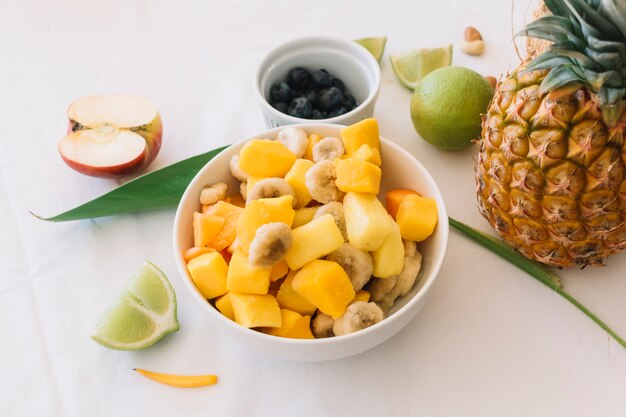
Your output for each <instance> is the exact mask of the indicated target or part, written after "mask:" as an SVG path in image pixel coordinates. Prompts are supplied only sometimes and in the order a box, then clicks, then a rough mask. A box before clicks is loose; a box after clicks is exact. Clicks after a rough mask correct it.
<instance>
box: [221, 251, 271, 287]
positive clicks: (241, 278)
mask: <svg viewBox="0 0 626 417" xmlns="http://www.w3.org/2000/svg"><path fill="white" fill-rule="evenodd" d="M271 273H272V268H271V267H269V268H257V267H253V266H250V264H249V263H248V256H247V255H246V254H245V253H243V252H242V251H240V250H236V251H235V252H234V253H233V257H232V258H231V259H230V264H229V265H228V275H227V278H226V288H227V289H228V291H235V292H243V293H246V294H267V290H269V288H270V275H271Z"/></svg>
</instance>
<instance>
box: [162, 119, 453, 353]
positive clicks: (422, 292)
mask: <svg viewBox="0 0 626 417" xmlns="http://www.w3.org/2000/svg"><path fill="white" fill-rule="evenodd" d="M316 126H317V127H319V126H324V127H327V128H335V129H342V128H344V127H346V126H345V125H341V124H336V123H300V124H294V125H290V127H298V128H301V129H303V130H311V129H315V127H316ZM284 128H285V126H279V127H275V128H272V129H266V130H264V131H261V132H259V133H258V134H255V135H250V136H247V137H246V139H244V140H241V141H237V142H235V143H233V144H232V145H230V146H228V147H227V148H224V149H223V150H222V151H221V152H220V153H219V154H218V155H216V156H215V158H213V159H211V160H210V161H209V162H207V163H206V164H205V165H204V166H203V167H202V168H201V169H200V170H199V171H198V173H197V174H196V175H195V176H194V177H193V179H192V180H191V181H190V182H189V184H188V185H187V188H186V189H185V192H184V193H183V195H182V197H181V199H180V201H179V203H178V206H177V208H176V214H175V217H174V227H173V233H172V237H173V250H174V258H175V261H176V266H177V268H178V272H179V275H180V278H181V279H183V281H184V282H185V286H186V287H187V289H188V290H189V291H190V292H191V293H192V297H193V298H195V299H196V300H197V301H198V302H199V303H200V304H202V307H203V309H207V310H209V311H210V313H209V316H211V317H214V318H215V319H217V321H220V322H221V323H222V324H223V325H225V326H227V327H229V328H231V329H233V331H235V332H240V333H242V334H243V336H245V337H248V336H249V337H259V338H261V339H265V340H266V341H268V342H269V343H273V342H276V343H279V344H282V345H291V346H306V345H309V346H310V345H318V346H319V345H327V344H336V343H343V342H348V341H349V340H352V339H356V338H360V337H365V336H366V335H367V334H369V333H373V332H376V331H378V330H379V329H380V328H381V327H383V326H386V325H387V324H390V323H391V322H392V321H395V320H400V316H403V315H404V314H405V313H407V312H408V311H409V310H411V308H412V307H413V305H414V304H417V303H418V301H419V299H421V298H422V297H424V296H426V295H427V294H428V293H429V290H430V287H432V286H433V284H434V283H435V281H436V279H437V276H438V275H439V272H440V270H441V267H442V265H443V261H444V259H445V255H446V252H447V248H448V241H449V240H448V238H449V224H448V221H447V220H448V215H447V209H446V206H445V202H444V200H443V196H442V194H441V190H440V189H439V186H438V185H437V183H436V181H435V179H434V178H433V177H432V175H431V174H430V172H429V171H428V170H427V169H426V167H424V165H422V163H421V162H420V161H419V160H418V159H417V158H415V157H414V156H413V155H411V154H410V153H409V152H408V151H407V150H405V149H404V148H402V147H401V146H399V145H397V144H396V143H394V142H392V141H391V140H389V139H386V138H384V137H382V136H381V137H380V139H381V142H382V143H384V144H385V146H390V147H392V148H394V150H395V151H398V152H400V153H401V154H404V155H405V156H406V157H408V158H410V159H412V160H413V161H414V163H416V164H417V165H418V166H419V167H421V168H422V169H423V171H424V172H425V173H426V174H427V175H428V179H429V180H430V181H431V182H432V184H433V185H434V187H433V191H434V192H433V194H432V195H431V196H430V197H431V198H434V199H435V200H436V201H437V206H438V207H437V210H438V216H439V219H438V224H437V227H438V228H439V227H441V228H442V231H441V232H442V241H443V245H442V246H443V247H442V249H441V251H440V252H439V254H438V256H437V257H436V259H435V262H434V264H433V268H432V272H431V274H430V276H429V277H428V278H429V279H428V281H426V282H425V283H424V285H423V286H422V287H421V288H420V289H419V291H418V292H417V293H415V295H414V296H413V297H411V299H410V300H407V302H406V304H405V305H404V306H402V307H401V308H400V309H399V310H397V311H395V312H394V313H393V314H392V315H391V316H389V317H385V319H384V320H382V321H380V322H378V323H376V324H374V325H372V326H370V327H367V328H365V329H361V330H359V331H357V332H353V333H348V334H345V335H340V336H334V337H328V338H320V339H293V338H286V337H279V336H273V335H269V334H265V333H262V332H259V331H255V330H253V329H249V328H247V327H244V326H242V325H240V324H238V323H236V322H234V321H233V320H231V319H229V318H228V317H226V316H224V315H223V314H222V313H220V312H219V311H218V310H217V308H215V307H214V306H213V305H211V303H210V302H209V301H208V300H207V299H205V298H204V297H203V296H202V294H200V292H199V291H198V289H197V288H196V286H195V285H194V284H193V282H192V280H191V278H190V277H189V275H188V273H187V272H186V263H185V261H184V259H183V256H182V250H179V249H181V248H178V231H179V230H180V228H181V215H182V214H181V213H182V206H183V202H184V201H186V200H187V199H189V198H190V193H191V188H192V187H193V186H194V185H195V184H196V183H197V182H199V181H200V178H202V177H203V176H204V175H205V174H206V171H207V170H208V169H209V167H210V165H211V164H212V163H214V161H216V158H217V157H218V156H219V155H221V154H222V153H224V152H226V151H228V150H230V149H231V148H233V147H237V146H240V145H242V144H243V143H245V142H249V141H250V140H252V139H255V138H275V137H276V134H277V133H278V132H279V131H280V130H281V129H284ZM272 140H274V139H272ZM439 202H441V204H439ZM442 220H444V221H442ZM422 279H423V278H422Z"/></svg>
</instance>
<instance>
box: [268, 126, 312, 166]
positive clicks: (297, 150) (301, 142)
mask: <svg viewBox="0 0 626 417" xmlns="http://www.w3.org/2000/svg"><path fill="white" fill-rule="evenodd" d="M276 140H277V141H279V142H281V143H282V144H283V145H285V146H286V147H287V149H289V150H290V151H291V152H292V153H293V154H294V155H295V156H296V157H298V158H302V156H304V153H305V152H306V148H307V147H308V146H309V138H308V136H307V134H306V132H305V131H304V130H302V129H298V128H297V127H286V128H284V129H282V130H281V131H280V132H278V136H277V137H276Z"/></svg>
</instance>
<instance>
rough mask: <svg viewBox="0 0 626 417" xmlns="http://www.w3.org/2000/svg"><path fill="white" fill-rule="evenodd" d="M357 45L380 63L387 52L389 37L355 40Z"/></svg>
mask: <svg viewBox="0 0 626 417" xmlns="http://www.w3.org/2000/svg"><path fill="white" fill-rule="evenodd" d="M354 41H355V42H356V43H358V44H359V45H361V46H362V47H364V48H365V49H367V50H368V51H370V53H371V54H372V55H374V58H376V61H378V62H380V59H381V58H382V57H383V53H384V52H385V45H386V44H387V37H386V36H380V37H377V38H361V39H355V40H354Z"/></svg>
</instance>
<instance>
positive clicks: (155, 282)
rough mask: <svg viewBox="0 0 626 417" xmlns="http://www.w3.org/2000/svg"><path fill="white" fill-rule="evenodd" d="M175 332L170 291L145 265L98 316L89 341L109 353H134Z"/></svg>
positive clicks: (158, 274) (148, 264) (152, 268)
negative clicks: (123, 351)
mask: <svg viewBox="0 0 626 417" xmlns="http://www.w3.org/2000/svg"><path fill="white" fill-rule="evenodd" d="M179 328H180V325H179V324H178V319H177V318H176V294H175V293H174V288H172V284H170V282H169V281H168V280H167V277H166V276H165V274H163V272H161V270H160V269H159V268H157V267H156V266H155V265H154V264H152V263H151V262H149V261H146V262H145V263H144V264H143V265H142V267H141V268H140V269H139V270H138V271H137V272H135V274H134V275H133V276H132V277H131V279H130V281H128V284H126V288H124V291H122V293H121V294H120V295H119V296H117V298H116V299H115V300H113V303H112V304H111V305H110V306H109V308H108V309H107V311H106V312H105V313H104V314H103V315H102V317H101V318H100V320H99V321H98V324H97V325H96V328H95V329H94V331H93V333H92V334H91V338H92V339H93V340H95V341H96V342H98V343H100V344H101V345H102V346H106V347H108V348H111V349H119V350H138V349H144V348H146V347H148V346H151V345H153V344H154V343H155V342H157V341H158V340H159V339H161V338H162V337H163V336H165V335H167V334H169V333H173V332H175V331H176V330H178V329H179Z"/></svg>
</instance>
